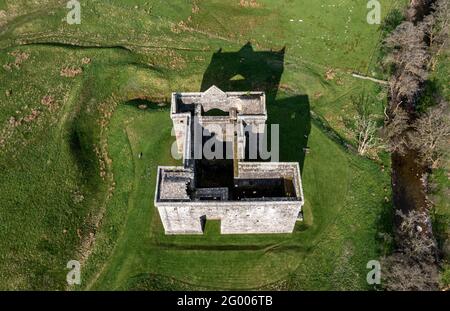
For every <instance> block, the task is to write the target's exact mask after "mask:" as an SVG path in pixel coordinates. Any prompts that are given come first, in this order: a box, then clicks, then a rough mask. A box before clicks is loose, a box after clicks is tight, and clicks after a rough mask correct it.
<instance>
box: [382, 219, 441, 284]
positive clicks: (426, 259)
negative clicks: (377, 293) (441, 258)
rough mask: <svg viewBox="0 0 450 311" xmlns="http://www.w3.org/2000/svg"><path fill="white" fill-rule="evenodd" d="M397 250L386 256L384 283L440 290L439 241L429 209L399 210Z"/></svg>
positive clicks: (383, 265)
mask: <svg viewBox="0 0 450 311" xmlns="http://www.w3.org/2000/svg"><path fill="white" fill-rule="evenodd" d="M397 216H398V217H399V218H400V225H399V226H398V228H397V231H396V234H395V235H396V238H395V240H396V244H397V251H396V252H395V253H394V254H392V255H390V256H388V257H385V258H384V259H383V264H382V267H383V274H382V275H383V286H384V287H385V289H387V290H397V291H398V290H437V289H438V288H439V266H438V264H437V244H436V241H435V240H434V238H433V235H432V232H431V224H430V219H429V216H428V214H427V213H426V212H419V211H411V212H409V213H407V214H404V213H403V212H400V211H398V212H397Z"/></svg>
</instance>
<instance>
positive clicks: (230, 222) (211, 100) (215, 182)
mask: <svg viewBox="0 0 450 311" xmlns="http://www.w3.org/2000/svg"><path fill="white" fill-rule="evenodd" d="M171 118H172V121H173V125H174V129H175V135H176V143H177V145H176V147H177V149H178V152H179V153H181V154H182V155H183V166H173V167H172V166H171V167H163V166H161V167H158V175H157V186H156V193H155V206H156V207H157V208H158V212H159V214H160V217H161V220H162V223H163V225H164V229H165V232H166V234H202V233H203V231H204V228H205V223H206V221H207V220H220V224H221V233H222V234H248V233H291V232H292V231H293V230H294V226H295V223H296V221H297V220H299V219H301V209H302V206H303V204H304V198H303V190H302V182H301V176H300V169H299V165H298V163H282V162H262V161H259V160H258V159H259V158H258V159H254V158H250V157H249V154H250V152H249V146H250V145H251V143H250V142H251V141H252V140H253V141H255V140H256V141H259V140H261V139H262V137H263V135H264V134H265V133H264V131H265V130H264V128H265V127H264V125H265V122H266V120H267V111H266V97H265V93H264V92H223V91H221V90H220V89H219V88H217V87H216V86H212V87H211V88H209V89H208V90H207V91H205V92H199V93H173V94H172V102H171ZM248 126H251V128H252V129H253V131H251V132H250V133H248V132H246V131H244V128H247V127H248ZM198 127H200V128H201V129H203V131H209V130H210V131H211V137H210V138H209V140H211V139H212V140H215V143H216V144H217V143H218V144H219V145H220V144H223V149H224V150H227V152H228V153H227V154H228V156H224V157H216V158H212V159H210V158H205V157H202V156H200V157H198V155H197V154H196V153H197V149H198V148H196V145H198V144H200V145H201V146H200V147H204V146H205V145H206V144H208V140H207V139H205V138H204V137H202V138H201V139H200V141H198V139H196V138H195V137H194V136H195V135H194V134H195V132H196V128H198ZM229 128H232V129H233V130H232V131H229V130H228V129H229ZM226 129H227V130H226ZM258 146H260V144H258ZM200 149H201V148H200Z"/></svg>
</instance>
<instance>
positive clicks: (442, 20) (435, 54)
mask: <svg viewBox="0 0 450 311" xmlns="http://www.w3.org/2000/svg"><path fill="white" fill-rule="evenodd" d="M432 10H433V13H432V14H429V15H427V16H426V17H425V18H424V20H423V22H422V25H423V29H424V31H425V33H426V36H427V39H428V42H429V46H430V51H431V54H432V57H431V58H430V62H429V68H430V69H431V70H433V71H434V69H435V67H436V64H437V62H438V59H439V57H440V55H441V53H442V51H443V50H444V48H445V47H446V46H447V44H448V37H449V28H450V27H449V20H450V4H449V1H448V0H436V2H435V3H433V5H432Z"/></svg>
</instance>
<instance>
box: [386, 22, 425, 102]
mask: <svg viewBox="0 0 450 311" xmlns="http://www.w3.org/2000/svg"><path fill="white" fill-rule="evenodd" d="M424 37H425V32H424V31H423V29H421V28H420V27H417V26H415V25H414V24H413V23H411V22H403V23H402V24H400V25H399V26H398V27H397V28H396V29H395V31H394V32H393V33H392V34H391V35H390V36H389V37H388V38H386V40H385V47H387V48H388V49H389V50H390V53H389V54H388V56H387V57H386V59H385V61H384V63H385V65H388V66H392V67H393V68H394V74H393V75H392V77H391V79H390V81H389V86H390V97H391V98H390V99H391V103H392V104H395V105H396V104H398V103H400V102H403V104H404V105H405V106H406V107H412V106H413V105H414V103H415V102H416V101H417V99H418V96H419V95H420V93H421V91H422V88H423V83H424V81H425V80H426V79H427V77H428V72H427V70H426V69H427V66H426V65H427V63H428V60H429V54H428V50H427V47H426V44H425V42H424Z"/></svg>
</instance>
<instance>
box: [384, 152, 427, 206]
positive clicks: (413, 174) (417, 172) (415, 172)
mask: <svg viewBox="0 0 450 311" xmlns="http://www.w3.org/2000/svg"><path fill="white" fill-rule="evenodd" d="M417 158H418V154H417V152H416V151H414V150H408V151H407V153H406V155H404V156H401V155H399V154H397V153H394V154H393V155H392V157H391V159H392V192H393V200H394V206H395V208H396V209H399V210H401V211H402V212H403V213H407V212H409V211H412V210H416V211H424V210H425V209H426V206H427V204H426V193H425V186H424V184H423V182H422V180H421V178H422V176H423V174H424V173H425V172H426V169H425V168H424V167H422V166H421V165H419V164H418V163H417V161H416V159H417Z"/></svg>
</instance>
